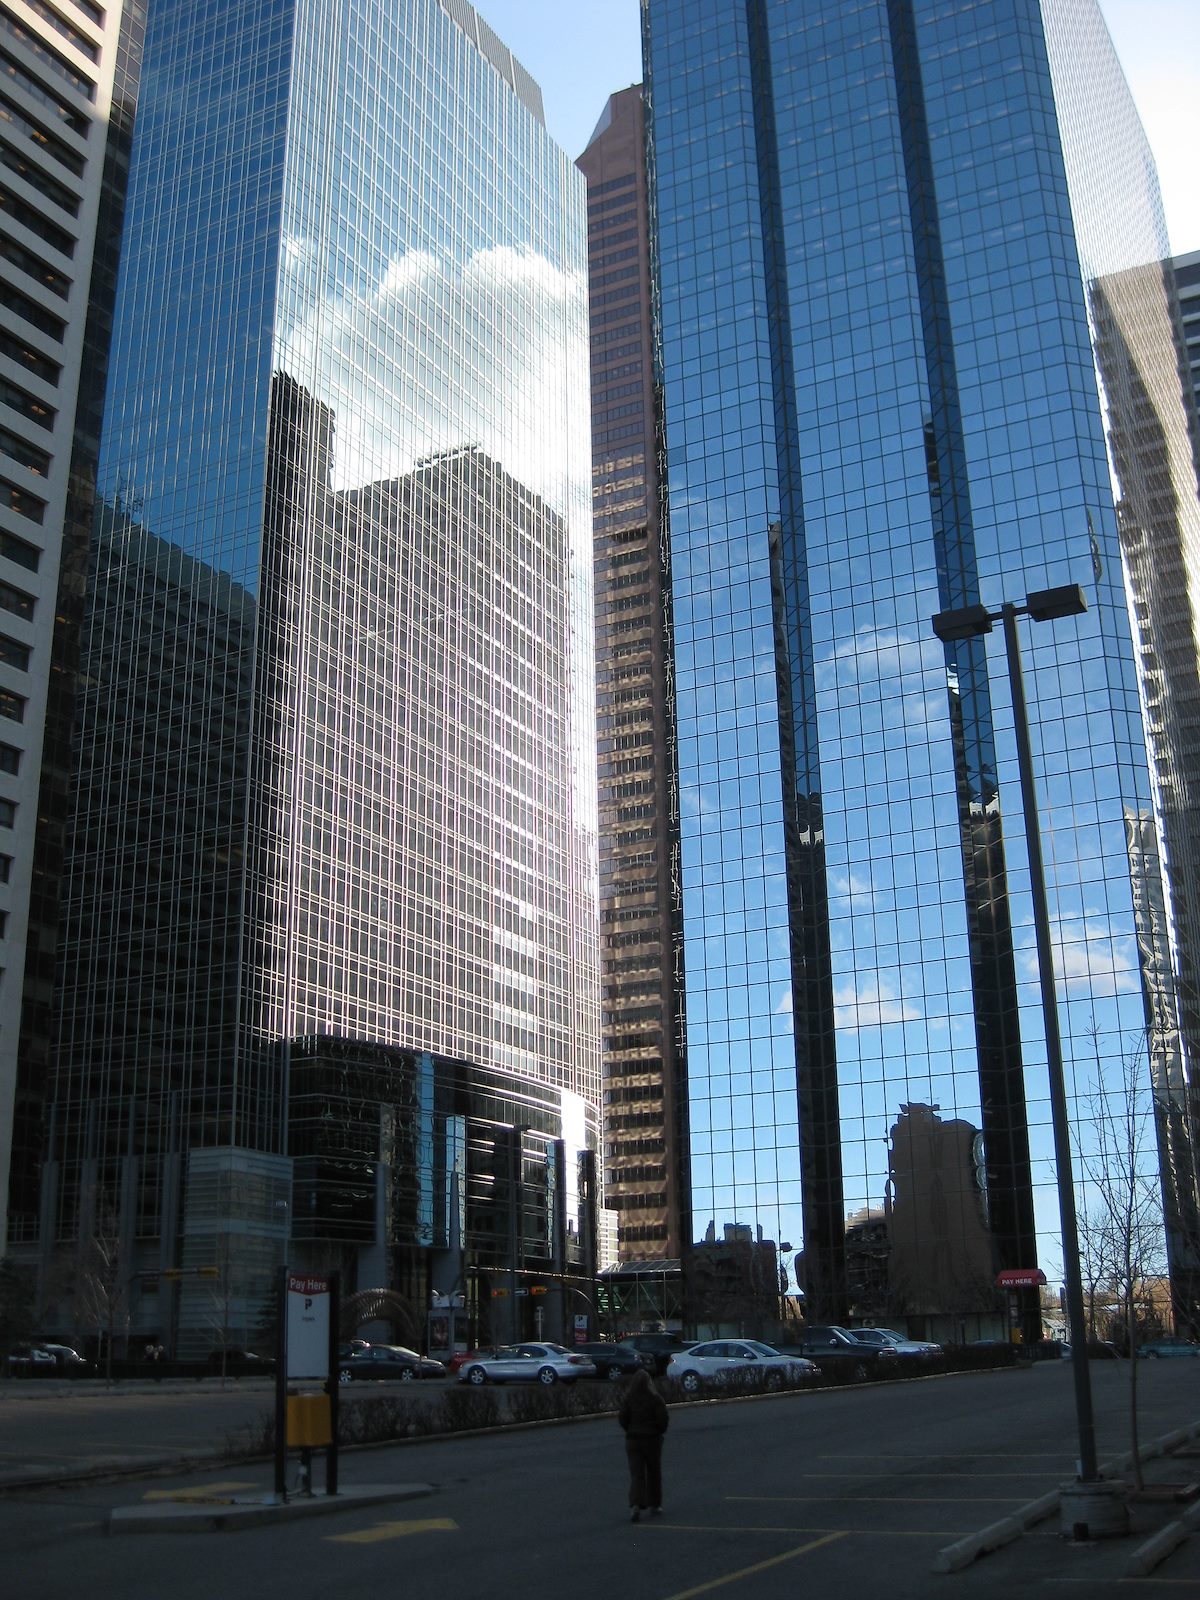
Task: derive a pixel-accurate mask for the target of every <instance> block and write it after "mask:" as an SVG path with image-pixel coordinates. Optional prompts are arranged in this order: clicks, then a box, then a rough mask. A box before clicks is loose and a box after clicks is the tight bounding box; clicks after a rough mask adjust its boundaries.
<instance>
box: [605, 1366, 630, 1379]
mask: <svg viewBox="0 0 1200 1600" xmlns="http://www.w3.org/2000/svg"><path fill="white" fill-rule="evenodd" d="M604 1376H605V1377H606V1378H607V1379H608V1381H609V1383H618V1382H619V1381H620V1380H621V1378H623V1377H624V1376H625V1374H624V1373H623V1372H622V1371H621V1369H620V1367H618V1366H617V1365H616V1363H615V1362H614V1364H613V1365H612V1366H611V1367H609V1369H608V1371H607V1372H606V1373H605V1374H604Z"/></svg>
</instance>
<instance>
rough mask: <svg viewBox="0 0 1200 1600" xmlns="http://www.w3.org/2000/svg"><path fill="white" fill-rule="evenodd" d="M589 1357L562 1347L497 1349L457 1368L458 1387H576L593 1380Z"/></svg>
mask: <svg viewBox="0 0 1200 1600" xmlns="http://www.w3.org/2000/svg"><path fill="white" fill-rule="evenodd" d="M595 1376H596V1363H595V1362H594V1361H593V1360H592V1358H591V1356H582V1355H576V1354H575V1353H574V1351H571V1350H567V1349H566V1348H564V1346H563V1345H561V1344H506V1345H500V1346H499V1347H498V1348H497V1349H496V1350H494V1351H493V1352H492V1354H491V1355H490V1356H476V1357H475V1359H474V1360H473V1361H468V1362H466V1363H465V1365H463V1366H462V1367H460V1368H459V1373H458V1381H459V1382H460V1383H472V1384H481V1383H519V1382H521V1381H523V1380H524V1381H526V1382H530V1381H536V1382H538V1383H544V1384H547V1385H549V1384H552V1383H575V1382H577V1381H578V1380H579V1379H580V1378H594V1377H595Z"/></svg>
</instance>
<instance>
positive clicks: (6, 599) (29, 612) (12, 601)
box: [0, 535, 35, 620]
mask: <svg viewBox="0 0 1200 1600" xmlns="http://www.w3.org/2000/svg"><path fill="white" fill-rule="evenodd" d="M9 537H10V538H11V537H12V536H11V535H9ZM0 554H3V555H6V556H8V557H9V560H10V561H11V560H12V559H13V558H12V556H11V555H10V553H9V552H8V551H7V550H4V549H2V548H0ZM27 564H28V563H26V562H22V563H21V565H22V566H26V565H27ZM34 604H35V601H34V598H33V596H32V595H31V594H26V593H25V591H24V589H18V588H16V587H15V586H14V585H13V584H11V583H4V582H3V581H0V609H3V610H4V611H11V612H12V613H13V615H14V616H16V617H25V618H26V619H27V620H29V619H32V617H33V608H34Z"/></svg>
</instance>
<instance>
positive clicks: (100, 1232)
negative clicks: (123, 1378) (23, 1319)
mask: <svg viewBox="0 0 1200 1600" xmlns="http://www.w3.org/2000/svg"><path fill="white" fill-rule="evenodd" d="M129 1287H130V1274H129V1270H128V1264H127V1263H126V1261H125V1260H124V1252H123V1251H122V1248H121V1233H120V1227H119V1223H118V1218H117V1208H116V1206H115V1205H114V1204H113V1203H112V1200H111V1198H110V1197H109V1196H108V1195H106V1194H103V1193H102V1194H100V1195H98V1196H97V1201H96V1210H95V1217H94V1221H93V1226H92V1231H91V1233H90V1234H89V1235H88V1237H87V1238H85V1239H83V1240H81V1241H80V1244H79V1246H78V1249H77V1251H76V1254H75V1259H74V1262H73V1263H72V1265H71V1288H72V1297H73V1299H74V1304H75V1322H76V1326H77V1327H80V1328H88V1329H91V1330H92V1331H94V1333H95V1335H96V1339H97V1342H98V1344H99V1345H100V1347H101V1348H102V1350H103V1351H104V1375H105V1377H106V1378H107V1379H108V1380H109V1381H110V1382H111V1380H112V1362H113V1346H114V1344H115V1342H116V1339H117V1337H118V1335H124V1334H125V1333H126V1332H127V1331H128V1326H129Z"/></svg>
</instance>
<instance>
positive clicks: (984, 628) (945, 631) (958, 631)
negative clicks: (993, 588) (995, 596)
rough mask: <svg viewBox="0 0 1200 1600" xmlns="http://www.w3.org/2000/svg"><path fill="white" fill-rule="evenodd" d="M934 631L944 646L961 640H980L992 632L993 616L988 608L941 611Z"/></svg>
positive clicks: (961, 607) (934, 625)
mask: <svg viewBox="0 0 1200 1600" xmlns="http://www.w3.org/2000/svg"><path fill="white" fill-rule="evenodd" d="M933 631H934V633H936V634H937V636H938V638H939V639H940V640H941V641H942V643H943V644H953V643H955V642H956V641H957V640H959V639H980V638H982V637H983V635H984V634H985V633H991V631H992V614H991V612H990V611H989V610H988V608H987V607H986V606H959V607H958V608H957V609H956V610H954V611H939V612H938V614H937V616H936V617H934V619H933Z"/></svg>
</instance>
